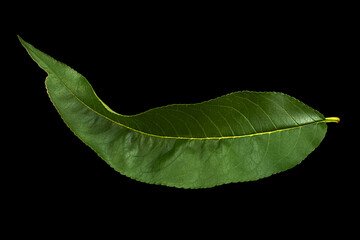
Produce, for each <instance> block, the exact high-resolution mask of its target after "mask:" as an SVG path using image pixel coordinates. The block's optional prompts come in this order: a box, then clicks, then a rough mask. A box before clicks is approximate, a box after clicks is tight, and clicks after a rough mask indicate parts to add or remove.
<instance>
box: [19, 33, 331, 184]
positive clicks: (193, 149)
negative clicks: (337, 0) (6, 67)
mask: <svg viewBox="0 0 360 240" xmlns="http://www.w3.org/2000/svg"><path fill="white" fill-rule="evenodd" d="M20 41H21V43H22V44H23V46H24V47H25V48H26V50H27V51H28V53H29V54H30V56H31V57H32V59H33V60H34V61H35V62H37V63H38V65H39V66H40V67H41V68H42V69H44V70H45V71H46V72H47V73H48V77H47V78H46V88H47V92H48V94H49V97H50V99H51V101H52V103H53V105H54V106H55V108H56V109H57V111H58V112H59V114H60V116H61V118H62V119H63V120H64V122H65V124H66V125H67V126H68V127H69V128H70V129H71V131H73V132H74V134H75V135H76V136H77V137H79V138H80V139H81V140H82V141H83V142H84V143H85V144H86V145H88V146H89V147H90V148H92V149H93V150H94V151H95V152H96V153H97V154H98V155H99V156H100V157H101V158H102V159H103V160H104V161H106V162H107V163H108V164H109V165H110V166H111V167H112V168H114V169H115V170H116V171H118V172H120V173H121V174H124V175H126V176H128V177H130V178H133V179H136V180H139V181H142V182H146V183H153V184H161V185H167V186H174V187H182V188H206V187H213V186H216V185H221V184H225V183H230V182H241V181H252V180H257V179H260V178H264V177H268V176H270V175H272V174H275V173H278V172H281V171H285V170H287V169H289V168H292V167H294V166H296V165H297V164H299V163H300V162H301V161H302V160H304V159H305V158H306V156H307V155H308V154H310V153H311V152H312V151H313V150H314V149H315V148H316V147H317V146H318V145H319V144H320V142H321V141H322V139H323V138H324V136H325V133H326V129H327V125H326V119H325V118H324V116H323V115H322V114H321V113H319V112H318V111H316V110H314V109H312V108H311V107H309V106H307V105H305V104H304V103H302V102H300V101H298V100H297V99H295V98H293V97H290V96H288V95H286V94H283V93H276V92H251V91H241V92H234V93H231V94H228V95H225V96H222V97H219V98H216V99H213V100H209V101H206V102H203V103H197V104H174V105H169V106H164V107H159V108H155V109H151V110H148V111H146V112H144V113H140V114H137V115H132V116H125V115H121V114H118V113H116V112H114V111H112V110H111V109H110V108H109V107H108V106H107V105H106V104H105V103H103V102H102V101H101V100H100V99H99V98H98V96H97V95H96V93H95V91H94V90H93V88H92V87H91V85H90V84H89V82H88V81H87V79H86V78H85V77H83V76H82V75H81V74H79V73H77V72H76V71H75V70H73V69H71V68H70V67H68V66H67V65H65V64H63V63H61V62H58V61H56V60H55V59H53V58H52V57H50V56H48V55H46V54H44V53H42V52H41V51H39V50H37V49H36V48H34V47H33V46H32V45H30V44H28V43H27V42H25V41H23V40H22V39H20ZM104 81H107V80H106V79H104ZM109 84H110V82H109ZM74 161H76V160H74Z"/></svg>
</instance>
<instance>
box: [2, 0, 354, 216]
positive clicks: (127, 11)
mask: <svg viewBox="0 0 360 240" xmlns="http://www.w3.org/2000/svg"><path fill="white" fill-rule="evenodd" d="M213 7H215V8H216V6H213ZM154 8H155V9H153V8H151V10H150V9H148V8H147V6H146V7H141V8H140V7H139V6H137V7H134V8H117V9H116V10H114V11H111V10H110V9H111V6H108V7H106V10H104V9H99V10H96V11H90V12H86V11H82V10H81V9H76V10H69V9H64V10H63V11H61V10H59V12H56V13H54V12H52V10H51V9H44V10H43V11H42V12H41V13H40V14H38V15H36V14H33V13H30V12H27V14H26V15H22V16H24V18H23V19H21V21H19V22H18V23H17V24H16V28H13V29H12V33H11V34H10V35H8V36H9V42H10V45H9V46H11V52H12V54H11V57H10V58H9V61H8V62H10V64H11V66H14V69H13V71H12V77H11V79H10V83H11V84H12V86H11V87H10V88H8V89H10V90H9V92H11V93H12V96H11V97H10V98H7V100H8V101H11V105H12V107H11V110H9V111H10V112H11V115H12V116H16V117H15V118H14V119H15V120H13V121H12V124H16V133H15V134H13V135H12V136H11V137H9V142H11V143H13V145H15V146H17V148H16V150H13V156H12V160H11V161H12V166H13V168H12V169H13V171H12V176H11V177H10V178H8V179H7V181H9V182H17V187H16V188H12V191H13V192H14V193H17V194H20V196H21V197H19V198H18V199H17V200H18V201H20V202H21V199H27V200H29V199H32V200H33V201H34V202H36V203H37V204H36V205H34V206H36V208H37V209H42V208H44V207H43V206H46V207H45V208H49V209H50V211H55V212H57V213H61V212H62V211H64V212H67V209H69V208H70V207H71V209H73V208H74V209H77V210H76V211H81V213H82V214H85V215H86V214H90V213H89V211H90V212H94V211H98V212H102V211H104V212H117V213H121V214H123V213H124V211H125V210H124V209H126V208H127V206H128V207H129V208H131V209H132V210H134V211H139V212H138V213H139V214H140V212H147V211H154V212H156V210H155V209H162V210H164V211H165V212H167V213H168V214H169V215H178V214H181V213H183V214H187V212H186V211H185V212H182V210H180V209H182V208H185V209H187V208H189V209H195V211H199V214H200V213H201V214H204V213H206V214H209V216H211V215H212V214H213V213H214V212H216V213H224V212H234V215H238V214H239V213H240V212H242V211H244V210H252V209H261V211H264V212H265V213H266V214H265V215H266V216H267V217H269V218H270V217H271V216H275V215H276V214H278V213H279V212H280V211H283V212H284V213H282V214H285V215H283V216H291V215H294V214H295V215H302V214H305V215H302V216H306V214H309V215H307V216H306V217H307V218H311V219H313V218H314V217H315V218H316V217H317V216H320V215H321V216H322V217H325V218H329V219H332V217H333V216H334V215H336V214H344V213H345V212H347V211H348V209H346V207H347V203H348V202H350V201H351V200H352V197H353V194H354V189H351V188H350V189H349V188H347V187H345V186H348V185H349V183H350V182H351V179H350V176H347V175H344V173H345V172H348V171H349V169H351V168H352V165H351V164H352V163H349V159H347V158H346V157H345V155H344V152H346V151H347V150H346V144H345V143H346V138H345V132H346V127H345V126H347V124H348V122H347V120H348V115H347V113H346V110H345V107H344V106H348V105H349V104H351V103H352V100H350V99H349V97H350V96H349V95H350V94H348V93H349V92H350V90H351V87H350V86H351V85H353V86H354V80H355V78H354V77H353V72H354V70H355V62H354V61H353V57H354V56H353V55H354V31H355V29H354V25H353V15H351V13H349V12H347V11H348V10H346V9H342V8H337V6H319V7H315V6H313V7H310V6H309V7H305V8H301V9H300V8H299V9H298V8H297V7H289V8H288V9H286V10H282V9H278V8H277V6H274V9H271V10H269V9H268V8H267V6H262V7H260V6H257V7H254V8H236V9H233V10H234V11H231V13H228V11H229V9H230V8H231V7H230V8H229V9H228V8H225V9H218V10H214V9H208V8H207V7H205V6H202V7H200V8H196V9H197V10H189V9H187V11H182V10H180V9H181V8H174V7H170V8H169V9H168V10H167V11H163V10H161V9H158V8H157V7H154ZM119 9H120V10H119ZM191 9H192V8H191ZM102 10H103V11H102ZM80 13H81V14H80ZM36 16H37V17H36ZM16 35H20V36H21V37H22V38H23V39H24V40H25V41H28V42H29V43H31V44H33V45H34V46H35V47H37V48H38V49H40V50H42V51H43V52H45V53H47V54H49V55H50V56H52V57H54V58H55V59H57V60H59V61H61V62H64V63H66V64H67V65H69V66H71V67H72V68H74V69H75V70H77V71H78V72H79V73H81V74H83V75H84V76H85V77H86V78H87V79H88V80H89V82H90V83H91V84H92V86H93V87H94V89H95V91H96V93H97V95H98V96H99V97H100V98H101V99H102V100H103V101H104V102H105V103H106V104H107V105H109V106H110V107H111V108H112V109H113V110H115V111H117V112H119V113H122V114H136V113H139V112H142V111H145V110H148V109H150V108H153V107H159V106H163V105H167V104H172V103H196V102H201V101H205V100H209V99H211V98H215V97H218V96H221V95H223V94H227V93H230V92H234V91H240V90H253V91H278V92H284V93H286V94H289V95H291V96H293V97H296V98H298V99H299V100H301V101H302V102H304V103H306V104H308V105H309V106H311V107H313V108H315V109H317V110H319V111H320V112H321V113H323V114H324V115H325V116H326V117H331V116H337V117H340V118H341V120H342V121H341V123H340V124H329V126H328V133H327V135H326V137H325V139H324V140H323V142H322V143H321V145H320V146H319V147H318V148H317V149H316V150H315V151H314V152H313V153H311V154H310V155H309V156H308V157H307V158H306V159H305V160H304V161H303V162H302V163H301V164H300V165H298V166H296V167H295V168H293V169H290V170H288V171H286V172H283V173H280V174H276V175H274V176H271V177H269V178H265V179H261V180H258V181H255V182H246V183H233V184H227V185H222V186H217V187H214V188H210V189H197V190H185V189H177V188H170V187H165V186H156V185H149V184H146V183H141V182H137V181H134V180H131V179H129V178H127V177H125V176H122V175H120V174H119V173H117V172H115V171H114V170H113V169H112V168H111V167H109V166H108V165H107V164H106V163H105V162H104V161H103V160H101V159H100V158H99V157H98V156H97V155H96V154H95V153H94V152H93V151H92V150H91V149H90V148H88V147H87V146H86V145H85V144H83V143H82V142H81V141H80V140H79V139H78V138H77V137H75V135H74V134H73V133H72V132H71V131H70V130H69V129H68V128H67V127H66V126H65V124H64V123H63V122H62V120H61V118H60V117H59V115H58V114H57V112H56V110H55V109H54V107H53V106H52V104H51V102H50V101H49V98H48V96H47V94H46V90H45V86H44V80H45V77H46V73H45V72H43V70H41V69H40V68H38V66H37V65H36V63H34V62H33V61H32V60H31V59H30V57H29V56H28V55H27V53H26V51H25V50H24V49H23V48H22V47H21V45H20V43H19V42H18V40H17V37H16ZM15 100H16V101H15ZM339 199H340V200H341V201H339ZM304 205H310V206H312V207H313V209H316V211H312V210H311V211H309V212H306V211H305V213H304V212H302V211H300V210H298V208H299V207H300V206H304ZM29 206H31V205H29ZM54 206H56V207H54ZM329 208H331V211H329ZM95 209H96V210H95ZM90 215H91V214H90ZM285 218H286V217H285ZM135 219H136V217H135ZM308 220H309V219H308ZM329 222H331V220H329Z"/></svg>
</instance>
